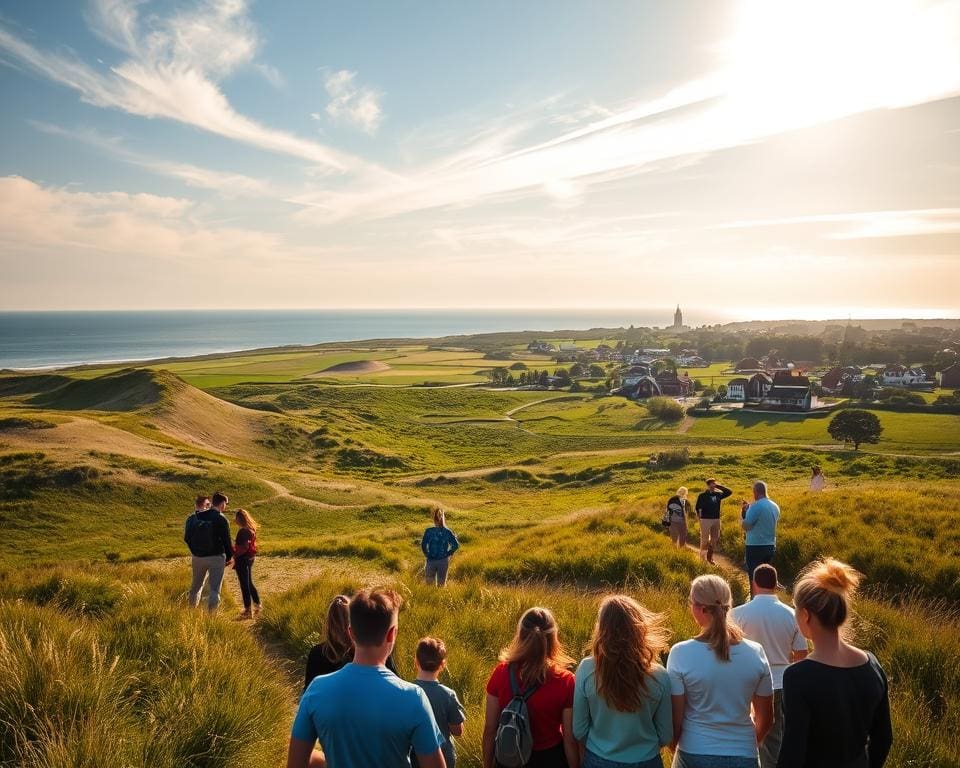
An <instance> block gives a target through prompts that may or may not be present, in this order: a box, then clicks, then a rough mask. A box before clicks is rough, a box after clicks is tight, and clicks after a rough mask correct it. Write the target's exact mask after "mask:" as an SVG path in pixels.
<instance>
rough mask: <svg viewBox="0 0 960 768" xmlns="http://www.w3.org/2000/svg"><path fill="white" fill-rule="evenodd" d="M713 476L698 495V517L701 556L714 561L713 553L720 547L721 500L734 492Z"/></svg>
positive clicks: (709, 561)
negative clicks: (705, 488)
mask: <svg viewBox="0 0 960 768" xmlns="http://www.w3.org/2000/svg"><path fill="white" fill-rule="evenodd" d="M732 493H733V491H731V490H730V489H729V488H725V487H724V486H722V485H720V484H719V483H718V482H717V481H716V480H715V479H713V478H712V477H711V478H710V479H709V480H707V490H705V491H704V492H703V493H701V494H700V495H699V496H697V519H699V520H700V557H701V558H703V559H704V560H706V561H707V562H708V563H711V564H712V563H713V553H714V552H715V551H716V550H717V549H719V547H720V502H722V501H723V500H724V499H725V498H727V497H728V496H729V495H730V494H732Z"/></svg>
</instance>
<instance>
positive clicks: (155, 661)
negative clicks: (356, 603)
mask: <svg viewBox="0 0 960 768" xmlns="http://www.w3.org/2000/svg"><path fill="white" fill-rule="evenodd" d="M103 571H106V569H105V567H104V569H103ZM182 586H183V585H182V584H179V583H178V582H176V581H174V580H171V579H169V577H161V576H159V575H157V574H153V573H149V572H146V571H138V570H135V569H133V568H129V567H128V568H122V569H113V572H106V573H104V572H100V573H79V572H76V571H73V570H71V569H62V570H60V571H59V572H58V573H56V574H54V575H53V576H51V577H48V578H43V579H39V580H35V579H33V578H32V577H29V576H23V575H11V574H9V573H8V574H6V575H5V578H4V579H3V580H2V585H0V594H2V598H0V723H2V726H3V727H2V728H0V764H3V765H10V766H14V765H15V766H22V768H53V766H64V765H68V766H78V767H79V766H90V768H94V767H96V768H113V767H114V766H116V768H120V767H121V766H124V767H126V766H136V765H143V766H151V767H153V766H156V767H157V768H182V767H183V766H188V767H190V768H221V767H224V768H225V767H226V766H238V765H251V766H259V765H263V766H271V765H276V764H278V761H279V760H280V759H281V756H282V753H283V748H284V744H285V738H286V734H287V728H288V726H289V720H290V715H291V704H292V697H291V692H290V690H289V687H288V685H287V683H286V682H285V681H284V679H283V676H282V673H281V672H280V671H279V670H278V668H277V667H276V666H275V665H274V663H273V662H271V661H270V660H268V659H267V658H265V656H264V654H263V652H262V650H261V649H260V647H259V646H258V645H257V643H256V642H255V641H254V640H253V638H252V637H251V636H250V634H249V633H248V632H247V631H246V630H245V629H244V628H243V627H241V626H239V625H237V624H235V623H234V622H231V621H229V620H227V619H225V618H220V617H214V618H208V617H207V616H206V615H204V614H203V613H202V612H198V611H192V610H188V609H186V608H185V607H184V606H183V604H182V602H180V601H179V598H180V597H181V596H182V595H181V593H182Z"/></svg>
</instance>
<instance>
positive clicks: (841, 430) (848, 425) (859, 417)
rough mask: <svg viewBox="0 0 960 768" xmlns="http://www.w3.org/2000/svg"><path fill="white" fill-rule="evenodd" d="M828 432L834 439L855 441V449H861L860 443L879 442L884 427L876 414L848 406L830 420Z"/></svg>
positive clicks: (847, 441) (845, 441) (846, 441)
mask: <svg viewBox="0 0 960 768" xmlns="http://www.w3.org/2000/svg"><path fill="white" fill-rule="evenodd" d="M827 432H829V433H830V437H832V438H833V439H834V440H842V441H843V442H844V443H853V450H855V451H857V450H860V443H877V442H879V441H880V433H881V432H883V427H882V426H881V424H880V419H878V418H877V416H876V414H874V413H870V411H861V410H860V409H858V408H848V409H846V410H843V411H840V413H838V414H837V415H836V416H834V417H833V418H832V419H831V420H830V424H829V425H828V426H827Z"/></svg>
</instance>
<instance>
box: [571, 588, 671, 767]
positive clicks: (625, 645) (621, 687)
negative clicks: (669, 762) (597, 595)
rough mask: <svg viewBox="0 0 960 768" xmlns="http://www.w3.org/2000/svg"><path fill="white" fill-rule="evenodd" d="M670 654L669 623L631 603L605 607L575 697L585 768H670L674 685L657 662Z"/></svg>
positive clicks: (612, 600)
mask: <svg viewBox="0 0 960 768" xmlns="http://www.w3.org/2000/svg"><path fill="white" fill-rule="evenodd" d="M666 647H667V632H666V630H665V629H664V626H663V617H662V616H660V615H658V614H654V613H651V612H650V611H648V610H647V609H645V608H644V607H643V606H642V605H640V603H638V602H637V601H636V600H634V599H633V598H631V597H627V596H626V595H611V596H610V597H607V598H605V599H604V601H603V602H602V603H601V604H600V613H599V614H598V615H597V623H596V624H595V625H594V628H593V637H592V638H591V640H590V651H591V653H590V656H588V657H587V658H585V659H584V660H583V661H582V662H580V666H579V667H578V668H577V679H576V685H575V687H574V693H573V735H574V738H576V739H577V740H578V741H580V742H581V743H582V744H583V745H584V746H585V747H586V752H585V754H584V757H583V762H582V763H581V768H663V761H662V760H661V759H660V748H661V747H665V746H667V745H668V744H670V743H671V742H672V741H673V719H672V717H673V711H672V705H671V699H670V677H669V675H668V674H667V670H666V669H664V668H663V667H662V666H661V665H660V664H658V663H657V662H656V659H657V657H658V655H659V654H660V651H662V650H664V649H665V648H666Z"/></svg>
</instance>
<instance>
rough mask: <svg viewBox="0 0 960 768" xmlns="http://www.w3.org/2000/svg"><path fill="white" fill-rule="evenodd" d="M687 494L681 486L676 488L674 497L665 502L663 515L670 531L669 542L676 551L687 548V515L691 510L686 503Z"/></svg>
mask: <svg viewBox="0 0 960 768" xmlns="http://www.w3.org/2000/svg"><path fill="white" fill-rule="evenodd" d="M688 493H689V492H688V491H687V489H686V488H684V487H683V486H681V487H680V488H677V493H676V495H674V496H671V497H670V499H669V500H668V501H667V512H666V515H664V518H665V520H666V522H667V524H668V526H669V530H670V541H672V542H673V543H674V545H675V546H676V547H677V548H678V549H685V548H686V546H687V515H688V514H689V513H690V510H691V505H690V502H689V501H687V495H688Z"/></svg>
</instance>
